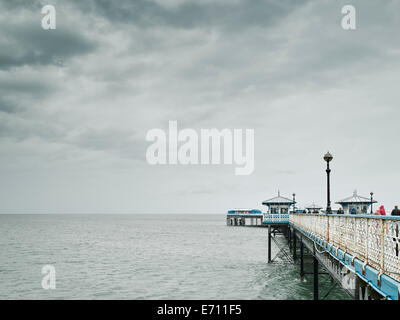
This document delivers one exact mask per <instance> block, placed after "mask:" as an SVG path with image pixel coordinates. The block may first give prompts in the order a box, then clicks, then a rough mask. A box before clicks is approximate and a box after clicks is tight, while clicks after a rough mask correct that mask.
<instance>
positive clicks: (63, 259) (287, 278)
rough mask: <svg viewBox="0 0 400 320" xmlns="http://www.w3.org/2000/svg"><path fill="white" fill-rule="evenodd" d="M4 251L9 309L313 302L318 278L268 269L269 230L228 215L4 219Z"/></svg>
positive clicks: (3, 293) (0, 276)
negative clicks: (36, 304)
mask: <svg viewBox="0 0 400 320" xmlns="http://www.w3.org/2000/svg"><path fill="white" fill-rule="evenodd" d="M0 247H1V250H0V299H312V292H313V291H312V278H311V277H312V276H311V275H310V276H309V278H308V281H306V282H304V283H301V282H300V279H299V267H298V265H293V264H267V263H266V259H267V230H266V229H263V228H243V227H227V226H226V225H225V216H224V215H174V216H171V215H168V216H167V215H0ZM274 250H275V249H274ZM273 253H275V252H273ZM46 264H51V265H53V266H54V267H55V268H56V289H55V290H44V289H42V287H41V282H42V274H41V269H42V267H43V266H44V265H46ZM306 269H307V270H306V271H309V272H311V271H312V265H311V264H310V265H306ZM306 280H307V279H306ZM320 280H321V285H320V286H321V292H320V296H323V295H324V294H325V292H327V291H328V290H329V289H330V287H331V283H330V281H329V279H328V278H327V277H324V276H322V277H321V279H320ZM328 298H329V299H347V296H346V294H345V293H344V292H343V291H342V290H341V289H339V288H337V289H334V290H333V291H332V293H331V294H330V295H329V297H328Z"/></svg>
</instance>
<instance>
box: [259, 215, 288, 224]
mask: <svg viewBox="0 0 400 320" xmlns="http://www.w3.org/2000/svg"><path fill="white" fill-rule="evenodd" d="M264 223H266V224H270V223H280V224H282V223H289V214H288V213H264Z"/></svg>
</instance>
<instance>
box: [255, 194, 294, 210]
mask: <svg viewBox="0 0 400 320" xmlns="http://www.w3.org/2000/svg"><path fill="white" fill-rule="evenodd" d="M262 204H263V205H265V206H267V213H284V214H287V213H289V209H290V206H292V205H293V206H294V205H295V204H296V202H295V201H294V200H291V199H289V198H286V197H282V196H281V194H280V192H279V191H278V196H277V197H274V198H271V199H269V200H265V201H263V203H262Z"/></svg>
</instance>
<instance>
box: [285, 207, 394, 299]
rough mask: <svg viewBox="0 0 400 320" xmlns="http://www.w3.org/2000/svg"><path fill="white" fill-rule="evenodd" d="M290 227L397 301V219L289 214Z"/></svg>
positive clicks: (387, 217)
mask: <svg viewBox="0 0 400 320" xmlns="http://www.w3.org/2000/svg"><path fill="white" fill-rule="evenodd" d="M289 222H290V225H292V226H293V227H295V228H296V229H297V230H298V231H300V232H301V233H302V234H303V235H305V236H307V237H308V238H309V239H311V240H312V241H314V243H315V244H316V245H318V247H319V248H320V249H319V250H323V251H324V252H326V253H328V254H330V255H331V256H332V257H334V258H335V259H336V260H338V261H340V263H342V264H343V265H345V266H346V267H347V268H349V269H350V270H351V271H353V272H354V273H356V274H357V276H359V277H360V278H361V279H362V280H364V281H365V282H367V283H369V284H370V285H371V287H373V288H374V289H375V290H376V291H378V292H379V293H380V294H381V295H383V296H385V297H386V298H388V299H394V300H399V299H400V217H390V216H371V215H337V214H330V215H326V214H319V215H315V214H291V215H290V218H289Z"/></svg>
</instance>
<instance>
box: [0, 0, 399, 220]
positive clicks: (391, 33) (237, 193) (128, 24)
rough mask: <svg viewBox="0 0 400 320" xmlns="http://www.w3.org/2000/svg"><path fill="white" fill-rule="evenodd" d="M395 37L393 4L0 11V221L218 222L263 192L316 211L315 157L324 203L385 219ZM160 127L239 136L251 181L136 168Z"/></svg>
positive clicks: (143, 0) (395, 86)
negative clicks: (244, 135) (250, 135)
mask: <svg viewBox="0 0 400 320" xmlns="http://www.w3.org/2000/svg"><path fill="white" fill-rule="evenodd" d="M45 4H53V5H54V6H55V8H56V10H57V29H56V30H47V31H45V30H43V29H42V28H41V19H42V17H43V15H42V14H41V8H42V6H43V5H45ZM345 4H352V5H354V6H355V8H356V10H357V29H356V30H353V31H345V30H344V29H343V28H342V27H341V18H342V14H341V8H342V6H343V5H345ZM399 27H400V1H395V0H386V1H378V0H372V1H334V0H318V1H300V0H296V1H289V0H279V1H277V0H276V1H272V0H263V1H261V0H247V1H244V0H243V1H240V0H201V1H200V0H196V1H195V0H136V1H105V0H101V1H100V0H99V1H95V0H86V1H78V0H76V1H73V0H68V1H66V0H63V1H50V0H49V1H17V0H12V1H11V0H10V1H7V0H0V48H1V50H0V212H1V213H221V214H223V213H225V212H226V210H228V209H230V208H234V207H254V208H261V207H262V205H261V202H262V201H263V200H265V199H268V198H271V197H273V196H275V195H276V193H277V190H278V189H280V191H281V194H282V195H286V196H289V197H291V194H292V193H293V192H295V193H296V194H297V200H298V201H299V205H300V206H304V205H308V204H310V203H312V202H316V203H317V204H321V205H323V206H325V205H326V188H325V184H326V180H325V179H326V174H325V171H324V170H325V163H324V161H323V159H322V157H323V155H324V153H325V152H326V151H328V150H329V151H330V152H331V153H332V154H333V157H334V159H333V161H332V165H331V167H332V200H333V201H338V200H340V199H342V198H345V197H347V196H350V195H351V194H352V193H353V190H354V189H357V190H358V193H359V194H360V195H364V196H369V192H370V191H374V192H375V195H376V199H377V200H378V201H379V202H380V203H382V204H384V205H385V207H386V208H387V209H391V208H392V206H393V205H394V204H397V203H398V204H400V187H399V184H400V176H399V166H400V165H399V159H400V150H399V136H400V123H399V118H400V109H399V101H400V90H399V83H400V82H399V74H400V68H399V67H400V37H399V30H400V29H399ZM170 120H177V121H178V127H179V128H180V129H183V128H193V129H195V130H199V129H200V128H219V129H223V128H232V129H233V128H250V129H254V130H255V170H254V172H253V174H251V175H249V176H236V175H235V173H234V166H233V165H209V166H206V165H197V166H196V165H191V166H183V165H175V166H173V165H166V166H151V165H149V164H148V163H147V162H146V149H147V147H148V146H149V145H150V143H149V142H147V141H146V140H145V136H146V133H147V131H148V130H150V129H152V128H162V129H167V127H168V121H170ZM335 207H336V206H335Z"/></svg>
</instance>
